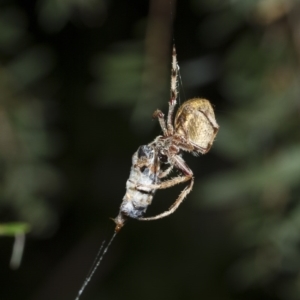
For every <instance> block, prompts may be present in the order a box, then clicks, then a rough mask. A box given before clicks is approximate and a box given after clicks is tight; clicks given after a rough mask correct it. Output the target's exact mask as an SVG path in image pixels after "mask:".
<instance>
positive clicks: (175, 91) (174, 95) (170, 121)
mask: <svg viewBox="0 0 300 300" xmlns="http://www.w3.org/2000/svg"><path fill="white" fill-rule="evenodd" d="M177 79H178V63H177V57H176V48H175V45H173V52H172V67H171V99H170V102H169V110H168V117H167V128H168V133H169V135H173V133H174V126H173V114H174V110H175V106H176V104H177V95H178V89H177Z"/></svg>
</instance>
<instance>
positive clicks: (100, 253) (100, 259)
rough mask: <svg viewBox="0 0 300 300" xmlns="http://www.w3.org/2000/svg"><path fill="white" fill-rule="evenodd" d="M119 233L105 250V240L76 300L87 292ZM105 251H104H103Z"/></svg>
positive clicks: (114, 235) (115, 233) (112, 238)
mask: <svg viewBox="0 0 300 300" xmlns="http://www.w3.org/2000/svg"><path fill="white" fill-rule="evenodd" d="M117 233H118V232H116V231H115V232H114V234H113V236H112V237H111V239H110V241H109V242H108V244H107V245H106V247H105V248H104V245H105V240H104V241H103V242H102V244H101V246H100V249H99V251H98V253H97V255H96V258H95V259H94V261H93V264H92V266H91V268H90V270H89V272H88V274H87V276H86V278H85V280H84V282H83V284H82V286H81V288H80V290H79V291H78V294H77V297H76V298H75V300H79V298H80V296H81V295H82V293H83V291H84V290H85V288H86V287H87V285H88V283H89V282H90V280H91V279H92V277H93V275H94V274H95V272H96V270H97V269H98V267H99V265H100V263H101V261H102V259H103V257H104V255H105V253H106V252H107V250H108V248H109V247H110V245H111V243H112V241H113V240H114V238H115V237H116V235H117ZM102 250H103V251H102Z"/></svg>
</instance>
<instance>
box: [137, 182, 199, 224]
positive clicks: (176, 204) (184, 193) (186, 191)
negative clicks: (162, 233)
mask: <svg viewBox="0 0 300 300" xmlns="http://www.w3.org/2000/svg"><path fill="white" fill-rule="evenodd" d="M190 180H191V181H190V184H189V185H188V186H187V187H185V189H184V190H183V191H182V192H181V193H180V194H179V196H178V198H177V199H176V201H175V202H174V203H173V204H172V205H171V206H170V207H169V209H168V210H167V211H165V212H163V213H161V214H159V215H156V216H153V217H147V218H138V220H140V221H152V220H158V219H162V218H164V217H167V216H169V215H171V214H172V213H173V212H174V211H175V210H176V209H177V208H178V207H179V205H180V204H181V203H182V201H183V200H184V198H185V197H186V196H187V195H188V194H189V193H190V191H191V190H192V188H193V185H194V178H193V177H190Z"/></svg>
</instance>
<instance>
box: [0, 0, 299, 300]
mask: <svg viewBox="0 0 300 300" xmlns="http://www.w3.org/2000/svg"><path fill="white" fill-rule="evenodd" d="M299 16H300V7H299V4H298V2H297V1H293V0H290V1H285V0H269V1H267V0H252V1H246V0H237V1H230V0H214V1H212V0H201V1H200V0H187V1H183V0H178V1H177V3H175V1H173V0H172V1H169V0H167V1H162V0H152V1H144V0H131V1H129V0H106V1H105V0H86V1H79V0H68V1H67V0H60V1H55V0H39V1H5V0H2V1H0V222H1V224H0V234H1V235H2V236H1V239H0V249H1V250H0V259H1V268H0V277H1V285H0V286H1V288H0V298H1V299H10V300H13V299H33V300H41V299H43V300H46V299H57V300H58V299H64V300H65V299H74V298H75V296H76V294H77V292H78V290H79V288H80V286H81V284H82V282H83V281H84V278H85V275H86V274H87V272H88V270H89V267H90V266H91V264H92V261H93V259H94V257H95V256H96V253H97V250H98V248H99V246H100V245H101V242H102V241H103V240H104V239H109V238H110V237H111V235H112V233H113V229H114V223H113V222H112V221H111V220H110V219H109V218H110V217H115V216H116V215H117V213H118V209H119V205H120V203H121V200H122V198H123V196H124V193H125V183H126V180H127V178H128V175H129V170H130V166H131V156H132V154H133V153H134V152H135V151H136V149H137V148H138V146H139V145H143V144H147V143H149V142H150V141H151V140H152V139H154V137H156V136H157V135H158V134H160V128H159V126H158V124H157V122H156V121H152V120H151V115H152V112H153V111H154V110H155V109H157V108H160V109H162V110H163V111H166V110H167V103H168V99H169V88H170V83H169V75H170V74H169V73H170V71H169V70H170V61H171V45H172V41H174V42H175V44H176V48H177V53H178V61H179V66H180V75H181V80H182V83H181V84H180V101H181V102H183V101H185V100H187V99H189V98H192V97H205V98H208V99H210V100H211V102H212V103H213V105H214V108H215V113H216V118H217V121H218V123H219V125H220V131H219V134H218V136H217V138H216V141H215V144H214V145H213V148H212V150H211V151H210V152H209V153H208V154H207V155H205V156H200V157H193V156H191V155H188V154H186V155H185V156H184V158H185V159H186V161H187V162H188V164H189V166H190V167H191V169H192V170H193V171H194V174H195V179H196V180H195V186H194V189H193V191H192V193H191V194H190V195H189V196H188V198H187V200H186V201H185V202H184V203H183V204H182V205H181V206H180V208H179V209H178V211H176V213H174V214H173V215H171V216H170V217H168V218H165V219H162V220H158V221H153V222H138V221H135V220H132V221H130V222H128V224H126V226H125V227H124V229H122V231H121V232H120V234H118V235H117V238H116V239H115V241H114V242H113V244H112V246H111V247H110V249H109V251H108V252H107V255H106V256H105V257H104V260H103V262H102V264H101V266H100V268H99V269H98V271H97V272H96V274H95V276H94V277H93V279H92V281H91V283H90V284H89V286H88V288H87V289H86V291H85V293H84V294H83V296H82V298H81V299H120V298H122V299H132V300H133V299H172V300H174V299H222V300H225V299H228V300H229V299H243V300H246V299H264V300H271V299H272V300H273V299H287V300H293V299H299V293H300V272H299V271H300V251H299V250H300V249H299V242H300V205H299V202H298V201H299V194H300V189H299V178H300V142H299V116H300V101H299V95H300V90H299V77H300V71H299V58H300V43H299V41H300V21H299V20H300V18H299ZM183 187H184V186H183V185H180V186H177V187H173V188H170V189H168V190H164V191H159V192H158V193H157V194H156V195H155V198H154V202H153V205H152V206H151V208H150V209H149V211H148V213H147V214H148V215H149V216H150V215H154V214H156V213H159V212H162V211H164V210H166V209H167V208H168V207H169V205H170V204H171V203H172V202H173V201H174V200H175V199H176V197H177V196H178V194H179V193H180V191H181V190H182V189H183ZM11 222H14V224H11ZM24 233H26V243H25V248H24V254H23V257H22V262H21V265H20V267H19V268H17V269H16V270H13V269H12V268H10V267H9V264H10V263H9V262H10V257H11V254H12V252H13V250H12V249H13V243H14V237H15V236H16V237H20V236H22V234H24ZM19 248H20V247H19ZM19 248H18V247H17V249H19ZM21 248H22V247H21Z"/></svg>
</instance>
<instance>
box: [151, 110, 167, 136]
mask: <svg viewBox="0 0 300 300" xmlns="http://www.w3.org/2000/svg"><path fill="white" fill-rule="evenodd" d="M152 118H153V119H156V118H157V119H158V122H159V125H160V127H161V129H162V131H163V134H164V136H167V135H168V130H167V126H166V121H165V115H164V113H163V112H162V111H161V110H159V109H157V110H156V111H155V112H154V113H153V115H152Z"/></svg>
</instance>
